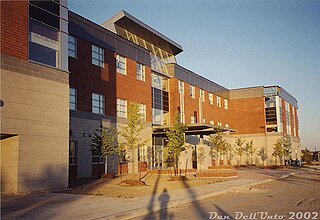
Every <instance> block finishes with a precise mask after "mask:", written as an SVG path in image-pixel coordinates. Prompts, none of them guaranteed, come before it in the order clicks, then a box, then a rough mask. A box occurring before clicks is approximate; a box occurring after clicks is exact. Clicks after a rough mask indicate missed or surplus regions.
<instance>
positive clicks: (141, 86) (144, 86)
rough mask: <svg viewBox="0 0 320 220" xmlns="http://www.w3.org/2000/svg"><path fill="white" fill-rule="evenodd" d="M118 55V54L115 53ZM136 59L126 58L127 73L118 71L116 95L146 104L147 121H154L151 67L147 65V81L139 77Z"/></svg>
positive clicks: (129, 100)
mask: <svg viewBox="0 0 320 220" xmlns="http://www.w3.org/2000/svg"><path fill="white" fill-rule="evenodd" d="M114 56H116V55H114ZM136 64H137V63H136V61H134V60H131V59H129V58H127V59H126V65H127V75H123V74H120V73H117V76H116V96H117V98H121V99H125V100H127V101H128V104H129V103H130V102H138V103H141V104H145V105H146V114H147V115H146V117H147V121H148V122H151V121H152V97H151V69H150V67H148V66H145V76H146V78H145V82H144V81H141V80H138V79H137V73H136Z"/></svg>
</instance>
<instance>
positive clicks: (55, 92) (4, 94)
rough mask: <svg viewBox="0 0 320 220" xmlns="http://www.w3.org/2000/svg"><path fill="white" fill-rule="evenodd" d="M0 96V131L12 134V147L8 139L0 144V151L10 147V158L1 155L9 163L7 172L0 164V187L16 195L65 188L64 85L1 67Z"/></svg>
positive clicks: (66, 132)
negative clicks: (10, 166)
mask: <svg viewBox="0 0 320 220" xmlns="http://www.w3.org/2000/svg"><path fill="white" fill-rule="evenodd" d="M30 65H31V64H30ZM33 65H34V64H32V66H33ZM39 66H40V65H39ZM42 68H43V69H41V68H40V69H41V70H42V71H43V72H44V73H45V72H46V71H45V67H42ZM60 74H61V75H65V74H67V73H64V72H61V73H60ZM63 77H65V76H63ZM1 100H3V101H4V107H2V108H1V133H2V134H17V135H18V136H17V137H15V138H13V139H14V145H13V144H12V143H11V142H10V141H11V139H12V138H9V139H5V140H3V141H2V142H1V143H2V148H1V153H3V152H5V155H9V154H8V152H9V151H11V149H12V150H13V149H15V150H16V151H15V152H16V153H14V157H13V156H10V157H9V156H4V155H3V154H2V163H3V164H14V166H13V167H14V168H10V169H11V170H9V168H8V166H2V167H1V168H2V173H3V175H5V178H2V185H3V187H2V190H3V191H4V192H9V191H15V192H14V193H22V192H29V191H37V190H46V189H53V188H64V187H67V185H68V154H69V152H68V151H69V150H68V142H69V141H68V139H69V86H68V84H66V83H61V82H57V81H53V80H48V79H44V78H39V77H35V76H31V75H26V74H21V73H20V72H14V71H10V70H6V69H1ZM16 139H17V140H18V141H17V140H16ZM13 146H14V147H13ZM8 149H10V150H8ZM8 180H10V181H8ZM13 180H15V183H13V182H12V181H13ZM11 184H12V185H13V186H12V187H10V188H8V187H7V186H8V185H11ZM15 185H16V186H15ZM13 188H15V190H14V189H13Z"/></svg>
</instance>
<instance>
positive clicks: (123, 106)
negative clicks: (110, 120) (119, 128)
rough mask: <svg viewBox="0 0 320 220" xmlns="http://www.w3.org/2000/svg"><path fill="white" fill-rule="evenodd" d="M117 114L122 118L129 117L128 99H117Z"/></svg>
mask: <svg viewBox="0 0 320 220" xmlns="http://www.w3.org/2000/svg"><path fill="white" fill-rule="evenodd" d="M117 116H118V117H121V118H126V117H127V100H124V99H117Z"/></svg>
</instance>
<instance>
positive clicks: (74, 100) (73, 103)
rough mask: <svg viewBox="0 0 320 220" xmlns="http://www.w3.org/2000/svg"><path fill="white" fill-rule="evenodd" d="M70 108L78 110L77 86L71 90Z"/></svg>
mask: <svg viewBox="0 0 320 220" xmlns="http://www.w3.org/2000/svg"><path fill="white" fill-rule="evenodd" d="M69 108H70V110H77V90H76V89H75V88H70V90H69Z"/></svg>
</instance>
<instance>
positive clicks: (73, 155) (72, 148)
mask: <svg viewBox="0 0 320 220" xmlns="http://www.w3.org/2000/svg"><path fill="white" fill-rule="evenodd" d="M77 151H78V149H77V142H76V141H70V142H69V165H76V164H77V162H78V158H77V156H78V152H77Z"/></svg>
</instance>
